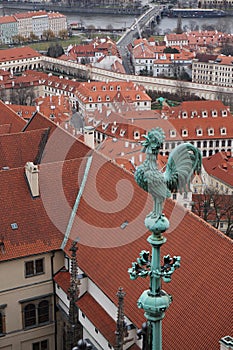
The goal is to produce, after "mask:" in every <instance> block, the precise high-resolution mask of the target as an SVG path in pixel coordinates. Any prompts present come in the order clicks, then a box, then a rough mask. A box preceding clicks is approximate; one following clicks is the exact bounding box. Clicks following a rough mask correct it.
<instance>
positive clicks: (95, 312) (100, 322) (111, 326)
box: [77, 293, 116, 346]
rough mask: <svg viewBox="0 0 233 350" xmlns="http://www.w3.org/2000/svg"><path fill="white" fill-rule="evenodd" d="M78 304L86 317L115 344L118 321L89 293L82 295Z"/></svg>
mask: <svg viewBox="0 0 233 350" xmlns="http://www.w3.org/2000/svg"><path fill="white" fill-rule="evenodd" d="M115 299H116V297H115ZM77 305H78V307H79V308H80V310H81V311H82V312H83V313H84V314H85V315H86V317H87V318H88V319H89V320H91V322H92V323H93V324H94V326H95V328H96V329H98V331H99V332H100V333H101V334H102V335H103V336H104V337H105V339H107V340H108V342H109V343H110V344H111V345H112V346H114V345H115V342H116V335H115V331H116V322H115V321H114V320H113V319H112V318H111V317H110V316H109V315H108V314H107V312H106V311H104V309H103V308H102V307H101V306H100V305H99V304H98V303H97V302H96V301H95V299H94V298H93V297H92V296H91V295H90V294H89V293H86V294H85V295H84V296H82V297H81V298H80V299H79V300H78V302H77Z"/></svg>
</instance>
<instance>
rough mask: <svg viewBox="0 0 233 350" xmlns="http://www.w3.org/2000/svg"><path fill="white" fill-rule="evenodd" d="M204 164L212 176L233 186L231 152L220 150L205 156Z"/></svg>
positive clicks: (232, 158) (232, 159)
mask: <svg viewBox="0 0 233 350" xmlns="http://www.w3.org/2000/svg"><path fill="white" fill-rule="evenodd" d="M203 166H204V169H205V171H206V172H207V173H208V174H209V175H210V176H213V177H215V178H216V179H218V180H219V181H222V182H223V183H225V184H226V185H228V186H232V187H233V157H232V156H231V154H230V153H229V152H218V153H216V154H214V155H212V156H210V157H206V158H203Z"/></svg>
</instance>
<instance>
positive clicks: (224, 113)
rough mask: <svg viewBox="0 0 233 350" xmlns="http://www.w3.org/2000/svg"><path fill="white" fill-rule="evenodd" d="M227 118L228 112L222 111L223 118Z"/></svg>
mask: <svg viewBox="0 0 233 350" xmlns="http://www.w3.org/2000/svg"><path fill="white" fill-rule="evenodd" d="M226 116H227V110H226V109H224V110H223V111H222V117H226Z"/></svg>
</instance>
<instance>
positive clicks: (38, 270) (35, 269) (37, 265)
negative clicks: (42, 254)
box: [25, 259, 44, 277]
mask: <svg viewBox="0 0 233 350" xmlns="http://www.w3.org/2000/svg"><path fill="white" fill-rule="evenodd" d="M42 273H44V259H37V260H31V261H26V262H25V277H32V276H36V275H41V274H42Z"/></svg>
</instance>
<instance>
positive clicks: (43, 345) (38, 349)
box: [32, 339, 49, 350]
mask: <svg viewBox="0 0 233 350" xmlns="http://www.w3.org/2000/svg"><path fill="white" fill-rule="evenodd" d="M32 350H49V342H48V340H47V339H46V340H42V341H39V342H36V343H33V344H32Z"/></svg>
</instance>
